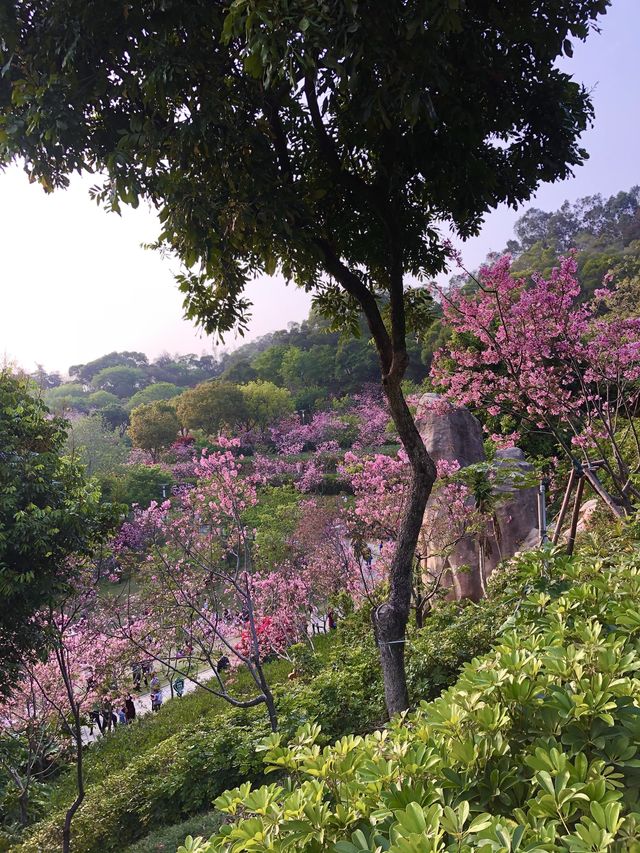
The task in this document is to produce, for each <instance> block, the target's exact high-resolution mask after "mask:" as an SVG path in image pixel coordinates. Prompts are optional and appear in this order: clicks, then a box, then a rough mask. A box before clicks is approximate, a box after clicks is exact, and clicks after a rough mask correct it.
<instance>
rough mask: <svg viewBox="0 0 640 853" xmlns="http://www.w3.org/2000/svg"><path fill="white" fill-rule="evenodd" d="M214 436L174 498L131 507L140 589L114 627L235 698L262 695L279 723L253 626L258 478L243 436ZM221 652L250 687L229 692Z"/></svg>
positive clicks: (169, 665) (172, 667)
mask: <svg viewBox="0 0 640 853" xmlns="http://www.w3.org/2000/svg"><path fill="white" fill-rule="evenodd" d="M218 445H219V448H220V449H218V450H215V451H213V452H210V453H209V452H206V451H205V452H203V454H202V456H201V458H200V459H199V460H198V461H197V464H196V466H195V473H196V476H197V478H198V479H197V483H196V485H195V487H194V488H193V489H191V490H189V491H186V492H184V493H183V494H181V495H177V496H176V497H175V498H174V500H173V502H171V501H165V502H164V503H163V504H157V503H152V504H151V505H150V506H149V507H148V508H147V509H146V510H138V511H137V513H136V516H135V519H134V526H135V527H136V528H137V529H138V530H139V531H141V534H140V535H141V536H144V537H145V538H147V540H148V541H149V549H148V554H147V556H146V559H145V560H144V561H142V564H141V568H140V570H139V577H138V579H139V581H140V582H141V583H142V584H143V587H144V591H143V596H142V600H140V598H139V596H136V595H131V594H129V595H128V599H127V605H126V607H125V608H121V610H122V612H119V613H117V614H115V616H114V621H113V626H112V629H111V630H112V631H114V633H115V634H116V635H118V636H122V637H126V638H127V639H128V640H129V641H130V642H131V643H132V644H133V645H134V646H135V647H136V648H137V649H139V651H140V652H144V654H145V655H147V656H149V657H151V658H152V659H154V660H156V661H157V662H159V663H161V664H162V665H163V666H164V667H165V668H166V669H167V670H168V671H169V672H171V673H174V674H175V673H180V674H181V675H184V676H185V677H187V678H189V679H190V680H191V681H193V682H194V683H196V684H199V685H200V686H202V687H204V688H205V689H207V690H209V691H210V692H212V693H214V694H215V695H216V696H219V697H221V698H223V699H225V700H226V701H227V702H229V703H230V704H232V705H234V706H236V707H243V708H246V707H252V706H255V705H258V704H261V703H264V704H265V705H266V707H267V711H268V714H269V719H270V722H271V726H272V728H273V730H274V731H275V729H276V727H277V716H276V709H275V703H274V699H273V695H272V693H271V690H270V688H269V685H268V683H267V679H266V676H265V673H264V669H263V660H264V656H263V650H264V643H261V639H260V637H259V634H258V626H259V624H260V623H259V619H260V618H261V616H262V615H263V614H258V613H256V608H255V601H254V580H253V566H252V547H251V546H252V541H253V531H252V530H250V529H248V527H247V525H246V523H245V520H244V516H245V512H246V510H247V509H248V508H249V507H252V506H254V505H255V504H256V502H257V493H256V486H255V483H254V481H253V479H252V478H250V477H246V476H242V468H243V457H242V456H241V455H239V454H238V448H239V445H240V442H239V440H238V439H225V438H223V437H220V438H219V439H218ZM130 538H132V539H133V541H137V540H136V538H135V537H130ZM125 551H126V549H123V550H122V551H121V557H122V558H124V557H125ZM243 632H244V633H243ZM242 637H244V638H245V639H244V642H240V641H241V639H242ZM180 649H183V650H188V655H187V656H188V657H189V658H191V657H192V655H193V656H194V657H196V658H198V659H199V660H201V661H204V662H205V663H206V664H207V665H208V667H210V668H211V670H212V672H213V677H214V679H215V681H214V686H211V685H210V684H208V683H206V682H205V681H204V680H202V679H199V678H198V676H197V674H195V673H193V672H192V671H191V668H188V669H187V671H186V672H183V670H182V669H181V667H180V661H179V660H177V659H176V658H175V654H176V650H180ZM222 654H225V655H227V654H228V655H230V656H231V658H232V659H235V660H236V661H237V662H238V663H239V664H242V665H244V666H246V667H247V669H248V671H249V673H250V674H251V677H252V679H253V681H254V683H255V685H256V688H257V694H256V695H255V696H253V697H251V698H249V699H242V698H237V697H235V696H233V695H232V694H231V693H230V692H229V690H228V684H227V681H226V680H225V673H224V671H222V670H221V669H220V668H219V667H218V665H217V664H218V659H219V658H220V657H221V655H222Z"/></svg>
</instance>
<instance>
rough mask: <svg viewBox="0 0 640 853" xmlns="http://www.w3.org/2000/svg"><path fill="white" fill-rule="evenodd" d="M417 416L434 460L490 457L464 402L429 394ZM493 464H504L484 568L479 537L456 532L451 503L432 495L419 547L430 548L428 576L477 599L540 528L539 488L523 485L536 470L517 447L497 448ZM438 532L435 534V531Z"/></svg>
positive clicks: (464, 463) (473, 460)
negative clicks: (501, 566)
mask: <svg viewBox="0 0 640 853" xmlns="http://www.w3.org/2000/svg"><path fill="white" fill-rule="evenodd" d="M416 422H417V425H418V429H419V430H420V434H421V436H422V440H423V441H424V443H425V446H426V448H427V450H428V452H429V454H430V455H431V457H432V459H434V460H435V461H436V462H440V461H442V460H445V461H447V462H458V464H459V465H460V467H461V468H464V467H466V466H467V465H473V464H475V463H477V462H484V461H485V460H486V456H485V452H484V445H483V437H482V427H481V425H480V422H479V421H478V419H477V418H475V417H474V416H473V415H472V414H471V412H469V410H468V409H466V408H465V407H464V406H459V407H454V406H451V405H450V404H448V403H447V402H446V401H444V400H443V398H442V397H440V396H439V395H438V394H425V395H424V396H423V397H422V398H421V400H420V403H419V405H418V412H417V415H416ZM494 465H495V466H496V467H497V468H500V469H502V470H501V471H500V474H501V476H500V477H499V478H498V479H499V481H500V485H499V486H497V487H496V491H497V493H498V496H499V498H500V503H499V506H498V509H497V511H496V521H497V530H496V531H493V530H489V531H488V535H487V536H486V541H485V565H484V571H483V572H481V571H480V566H479V549H478V543H477V538H476V537H475V536H473V535H467V534H463V535H457V532H456V530H455V529H453V528H452V526H451V524H450V523H449V518H448V515H447V513H448V507H446V506H443V505H442V502H440V503H439V502H438V497H437V495H436V496H433V497H431V498H430V499H429V502H428V504H427V509H426V512H425V523H424V527H423V533H422V535H421V537H420V542H419V550H421V551H422V553H423V554H424V553H426V554H427V558H426V561H425V563H424V565H425V581H427V582H432V581H433V579H434V578H440V579H441V581H442V582H443V583H444V585H445V586H447V587H449V588H450V589H451V596H452V597H454V598H473V599H475V600H477V599H478V598H481V597H482V595H483V594H484V590H485V586H486V580H487V578H488V577H489V575H490V574H491V572H492V571H493V570H494V569H495V567H496V565H497V564H498V563H499V562H500V561H501V560H503V559H506V558H508V557H511V556H513V554H515V553H516V552H517V551H518V550H520V549H521V547H522V545H523V543H525V542H527V543H529V542H531V541H535V540H536V538H537V537H535V535H534V532H532V531H535V530H536V529H537V495H536V489H535V488H534V487H531V488H526V489H523V488H520V487H519V486H518V483H519V482H521V481H522V476H523V475H526V474H529V473H531V472H532V470H533V469H532V466H531V465H530V464H529V463H528V462H527V461H526V459H525V457H524V453H523V452H522V451H521V450H520V449H519V448H516V447H514V448H508V449H505V450H499V451H498V452H497V453H496V459H495V462H494ZM434 530H436V531H437V533H436V535H435V536H434V533H433V531H434Z"/></svg>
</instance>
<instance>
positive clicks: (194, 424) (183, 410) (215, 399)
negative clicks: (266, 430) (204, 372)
mask: <svg viewBox="0 0 640 853" xmlns="http://www.w3.org/2000/svg"><path fill="white" fill-rule="evenodd" d="M176 411H177V413H178V417H179V418H180V423H181V424H182V426H183V427H184V428H185V429H201V430H203V432H205V433H206V435H217V434H218V433H219V432H222V431H224V430H226V429H230V430H234V429H236V428H237V427H239V426H240V424H242V423H244V422H245V420H246V408H245V401H244V396H243V394H242V391H241V390H240V388H238V386H237V385H234V384H233V383H232V382H222V381H220V380H216V381H212V382H202V383H201V384H200V385H196V387H195V388H191V389H190V390H188V391H185V392H184V394H182V396H181V397H180V399H179V400H178V401H177V403H176Z"/></svg>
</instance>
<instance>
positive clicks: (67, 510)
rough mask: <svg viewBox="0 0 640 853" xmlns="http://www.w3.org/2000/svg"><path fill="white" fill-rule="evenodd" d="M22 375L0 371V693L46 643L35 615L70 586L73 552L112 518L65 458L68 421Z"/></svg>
mask: <svg viewBox="0 0 640 853" xmlns="http://www.w3.org/2000/svg"><path fill="white" fill-rule="evenodd" d="M30 391H31V388H30V386H29V384H28V383H27V381H26V380H24V379H21V378H19V377H17V376H13V375H12V374H10V373H8V372H7V371H3V372H0V594H1V595H2V601H3V606H2V609H1V611H0V636H1V637H2V642H1V643H0V669H1V670H2V673H3V678H2V679H0V696H1V695H3V694H6V693H7V692H8V691H10V689H11V686H12V684H14V683H15V681H16V679H17V677H18V674H19V672H20V671H21V669H22V667H23V665H24V664H25V663H27V662H28V661H29V660H31V659H33V658H34V657H35V655H36V654H37V653H38V651H40V650H41V649H42V648H43V643H44V640H45V636H44V632H43V628H42V625H41V623H40V622H38V621H37V620H34V619H33V614H34V613H35V612H36V611H38V610H39V609H40V608H42V607H43V606H45V605H46V604H47V603H48V602H50V601H55V600H56V597H57V596H59V595H63V594H65V592H66V590H67V589H68V575H67V573H66V571H65V570H64V564H65V560H66V558H67V557H68V556H69V555H70V554H72V553H81V552H84V553H89V552H90V551H91V548H92V546H93V543H94V541H95V540H96V539H97V538H99V537H100V536H102V535H103V534H104V533H105V532H106V531H107V530H108V529H109V528H110V527H111V526H112V525H113V524H114V522H115V514H114V512H113V508H112V507H109V506H105V505H102V506H101V505H100V503H99V497H100V496H99V492H98V490H97V488H96V487H95V485H94V484H92V483H88V482H87V481H86V479H85V478H84V474H83V471H82V466H80V465H78V464H77V463H75V462H73V461H71V460H69V459H67V458H64V457H63V455H62V454H63V453H64V450H65V441H66V438H67V434H66V424H65V422H64V421H62V420H60V419H58V418H52V417H50V416H49V412H48V411H47V409H46V407H45V406H44V404H43V403H42V402H41V401H40V400H38V399H35V398H34V397H32V396H31V394H30Z"/></svg>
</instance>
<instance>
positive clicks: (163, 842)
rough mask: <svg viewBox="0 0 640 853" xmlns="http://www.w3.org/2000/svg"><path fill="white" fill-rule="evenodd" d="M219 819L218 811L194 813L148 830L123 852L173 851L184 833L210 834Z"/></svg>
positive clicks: (153, 852)
mask: <svg viewBox="0 0 640 853" xmlns="http://www.w3.org/2000/svg"><path fill="white" fill-rule="evenodd" d="M221 821H222V815H221V814H220V812H218V811H211V812H205V813H204V814H200V815H194V816H193V817H190V818H188V820H185V821H182V822H181V823H177V824H174V825H173V826H163V827H161V828H160V829H157V830H155V831H154V832H150V833H149V835H147V836H145V837H144V838H143V839H141V840H140V841H138V842H137V843H136V844H133V845H131V847H127V848H126V850H123V853H174V851H175V849H176V847H177V846H178V845H179V844H180V843H181V842H182V839H183V838H184V837H185V835H195V836H197V835H201V836H202V835H204V836H206V835H211V834H212V833H214V832H216V831H217V830H218V829H219V827H220V823H221Z"/></svg>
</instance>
